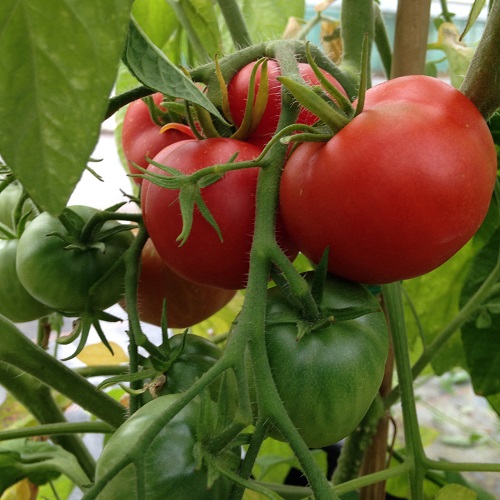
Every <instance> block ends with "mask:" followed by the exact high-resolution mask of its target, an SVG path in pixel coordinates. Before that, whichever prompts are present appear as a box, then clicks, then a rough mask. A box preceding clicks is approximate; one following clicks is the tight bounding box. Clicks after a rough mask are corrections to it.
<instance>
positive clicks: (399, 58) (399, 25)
mask: <svg viewBox="0 0 500 500" xmlns="http://www.w3.org/2000/svg"><path fill="white" fill-rule="evenodd" d="M430 9H431V0H420V1H415V0H399V2H398V10H397V14H396V33H395V36H394V56H393V60H392V72H391V78H396V77H399V76H405V75H421V74H423V73H424V70H425V56H426V54H427V37H428V33H429V22H430Z"/></svg>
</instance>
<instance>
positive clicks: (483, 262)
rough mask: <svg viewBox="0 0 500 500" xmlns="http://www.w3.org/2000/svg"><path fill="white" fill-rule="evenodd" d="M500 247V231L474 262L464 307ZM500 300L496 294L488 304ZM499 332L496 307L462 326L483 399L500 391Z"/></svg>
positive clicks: (471, 369) (474, 380) (476, 386)
mask: <svg viewBox="0 0 500 500" xmlns="http://www.w3.org/2000/svg"><path fill="white" fill-rule="evenodd" d="M499 246H500V230H497V231H496V233H495V234H494V235H493V236H492V238H491V239H490V241H489V242H488V243H487V244H486V246H484V247H483V248H482V249H481V250H480V251H479V252H478V253H477V255H476V257H475V259H474V261H473V264H472V266H471V269H470V272H469V274H468V276H467V280H466V281H465V284H464V288H463V291H462V295H461V298H460V303H461V304H465V302H467V300H469V298H470V297H472V295H473V294H474V293H475V292H476V291H477V290H478V288H479V287H480V286H481V285H482V283H483V282H484V280H485V279H486V277H487V276H488V275H489V274H490V272H491V271H492V270H493V268H494V266H495V265H496V263H497V259H498V255H499ZM499 298H500V293H499V292H497V293H496V294H494V295H493V296H491V297H490V298H489V299H488V302H492V303H495V302H497V301H498V299H499ZM485 305H487V304H485ZM486 315H488V316H489V319H487V318H486V317H485V316H486ZM499 329H500V314H498V313H495V309H494V308H493V310H490V311H489V313H488V312H487V311H485V310H484V309H481V310H480V312H479V316H476V317H472V318H471V319H470V321H468V322H467V323H465V324H464V325H463V326H462V341H463V344H464V350H465V356H466V359H467V366H468V370H469V373H470V375H471V379H472V385H473V387H474V391H475V392H476V393H477V394H480V395H482V396H489V395H493V394H496V393H499V392H500V330H499Z"/></svg>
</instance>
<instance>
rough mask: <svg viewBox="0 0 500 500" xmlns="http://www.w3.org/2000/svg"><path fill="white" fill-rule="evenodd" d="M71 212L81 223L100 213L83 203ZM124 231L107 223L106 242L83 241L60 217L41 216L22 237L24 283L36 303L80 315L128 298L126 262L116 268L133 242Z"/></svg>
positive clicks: (19, 258) (21, 277) (19, 266)
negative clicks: (114, 267)
mask: <svg viewBox="0 0 500 500" xmlns="http://www.w3.org/2000/svg"><path fill="white" fill-rule="evenodd" d="M71 210H72V211H73V212H74V213H75V214H76V216H77V217H78V218H79V221H80V223H82V224H83V223H85V222H86V221H88V220H89V219H90V218H91V217H92V216H93V215H95V214H96V213H97V210H96V209H94V208H91V207H85V206H79V205H77V206H73V207H71ZM119 228H120V225H119V223H118V222H115V221H109V222H106V223H105V224H104V226H103V227H102V231H103V232H102V233H101V234H102V235H103V239H102V240H99V239H98V237H97V238H94V239H89V240H88V241H81V240H80V239H79V237H78V235H76V236H75V235H74V234H71V232H70V231H69V230H68V228H67V227H65V225H64V224H63V223H62V222H61V220H60V219H59V218H57V217H54V216H52V215H50V214H49V213H47V212H44V213H42V214H40V215H39V216H38V217H36V219H35V220H33V222H31V223H30V224H29V225H28V227H27V228H26V230H25V231H24V232H23V234H22V236H21V238H20V239H19V244H18V248H17V258H16V268H17V273H18V275H19V280H20V281H21V283H22V285H23V286H24V287H25V288H26V290H27V291H28V292H29V293H30V294H31V295H32V296H33V297H35V298H36V299H37V300H39V301H40V302H42V303H43V304H46V305H47V306H48V307H51V308H53V309H56V310H58V311H61V312H64V313H66V314H71V315H75V316H79V315H82V314H83V313H84V312H85V311H92V310H100V309H105V308H107V307H109V306H111V305H113V304H115V303H116V302H118V300H119V299H120V297H121V296H122V294H123V290H124V289H123V286H124V284H123V279H124V273H125V267H124V265H123V263H122V265H119V266H118V267H117V268H116V269H112V268H113V266H114V265H115V264H117V263H119V261H120V258H121V257H123V254H124V253H125V251H126V250H127V249H128V248H129V246H130V243H131V240H132V235H131V234H130V233H129V232H128V231H126V232H123V231H116V230H117V229H119ZM80 229H82V228H80ZM108 231H109V232H108ZM110 271H111V272H110ZM108 272H110V274H109V276H106V273H108ZM104 278H105V279H104ZM98 282H99V286H98V287H97V289H96V290H93V289H92V287H94V285H95V284H96V283H98Z"/></svg>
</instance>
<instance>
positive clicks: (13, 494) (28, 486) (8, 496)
mask: <svg viewBox="0 0 500 500" xmlns="http://www.w3.org/2000/svg"><path fill="white" fill-rule="evenodd" d="M37 490H38V488H37V487H36V486H35V485H34V484H33V483H31V482H30V481H29V480H28V479H23V480H22V481H19V482H18V483H16V484H13V485H12V486H11V487H10V488H7V489H6V490H5V491H4V493H3V495H2V496H1V497H0V500H34V499H35V498H36V497H37Z"/></svg>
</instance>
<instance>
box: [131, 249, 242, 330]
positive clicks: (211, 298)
mask: <svg viewBox="0 0 500 500" xmlns="http://www.w3.org/2000/svg"><path fill="white" fill-rule="evenodd" d="M235 293H236V292H234V291H233V290H224V289H221V288H214V287H208V286H204V285H198V284H196V283H193V282H191V281H188V280H186V279H184V278H182V277H181V276H179V275H178V274H177V273H175V272H174V271H172V269H170V267H169V266H168V265H167V264H166V263H165V262H164V261H163V260H162V259H161V257H160V256H159V255H158V252H157V251H156V249H155V247H154V245H153V242H152V241H151V239H148V241H147V242H146V245H145V246H144V248H143V250H142V255H141V274H140V276H139V283H138V291H137V303H138V306H139V314H140V319H141V320H142V321H145V322H146V323H151V324H153V325H157V326H160V325H161V319H162V312H163V304H164V301H165V305H166V313H167V320H168V326H169V327H170V328H186V327H188V326H192V325H195V324H196V323H199V322H200V321H203V320H205V319H207V318H209V317H210V316H212V315H213V314H215V313H216V312H217V311H218V310H219V309H221V308H222V307H224V306H225V305H226V304H227V303H228V302H229V301H230V300H231V299H232V298H233V297H234V295H235ZM123 305H125V303H123Z"/></svg>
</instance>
